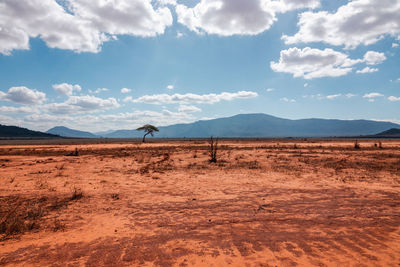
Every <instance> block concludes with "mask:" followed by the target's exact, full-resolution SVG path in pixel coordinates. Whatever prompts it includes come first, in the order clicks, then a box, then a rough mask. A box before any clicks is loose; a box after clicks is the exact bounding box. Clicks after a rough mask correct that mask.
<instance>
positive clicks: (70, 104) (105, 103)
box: [42, 95, 120, 114]
mask: <svg viewBox="0 0 400 267" xmlns="http://www.w3.org/2000/svg"><path fill="white" fill-rule="evenodd" d="M118 107H120V105H119V103H118V101H117V100H116V99H115V98H112V97H110V98H107V99H103V98H99V97H95V96H90V95H84V96H70V97H69V98H68V100H67V101H65V102H62V103H51V104H47V105H44V106H43V107H42V110H44V111H46V112H51V113H54V114H74V113H81V112H93V111H104V110H107V109H113V108H118Z"/></svg>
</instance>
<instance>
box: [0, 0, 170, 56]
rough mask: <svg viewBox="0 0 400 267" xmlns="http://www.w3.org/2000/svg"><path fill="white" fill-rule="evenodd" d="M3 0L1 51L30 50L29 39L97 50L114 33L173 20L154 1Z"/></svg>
mask: <svg viewBox="0 0 400 267" xmlns="http://www.w3.org/2000/svg"><path fill="white" fill-rule="evenodd" d="M63 3H64V5H65V6H66V7H67V8H68V10H65V9H64V7H63V6H62V5H60V4H59V3H57V2H56V1H55V0H29V1H16V0H3V1H1V3H0V8H1V14H0V54H4V55H10V54H11V52H12V51H13V50H16V49H24V50H28V49H29V39H30V38H37V37H39V38H41V39H42V40H43V41H44V42H45V43H46V44H47V46H48V47H50V48H59V49H67V50H73V51H75V52H77V53H80V52H93V53H97V52H99V51H100V49H101V45H102V44H103V42H106V41H109V40H111V39H116V36H115V35H118V34H126V35H134V36H144V37H147V36H155V35H157V34H162V33H164V30H165V28H166V27H167V26H170V25H171V24H172V15H171V12H170V10H169V9H168V8H166V7H159V8H157V9H154V8H153V6H152V5H151V0H119V1H102V0H63Z"/></svg>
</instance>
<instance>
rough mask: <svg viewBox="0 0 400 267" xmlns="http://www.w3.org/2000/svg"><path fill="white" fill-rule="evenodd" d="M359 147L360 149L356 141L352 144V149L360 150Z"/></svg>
mask: <svg viewBox="0 0 400 267" xmlns="http://www.w3.org/2000/svg"><path fill="white" fill-rule="evenodd" d="M360 148H361V147H360V144H359V143H358V141H357V140H356V141H355V142H354V149H360Z"/></svg>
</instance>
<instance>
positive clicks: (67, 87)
mask: <svg viewBox="0 0 400 267" xmlns="http://www.w3.org/2000/svg"><path fill="white" fill-rule="evenodd" d="M53 88H54V90H56V91H57V92H58V93H60V94H63V95H72V94H73V93H74V91H78V92H80V91H81V90H82V88H81V86H80V85H79V84H75V85H72V84H68V83H61V84H53Z"/></svg>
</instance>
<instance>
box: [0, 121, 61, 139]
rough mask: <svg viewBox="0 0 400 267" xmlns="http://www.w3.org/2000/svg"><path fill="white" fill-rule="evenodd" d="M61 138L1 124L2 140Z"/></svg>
mask: <svg viewBox="0 0 400 267" xmlns="http://www.w3.org/2000/svg"><path fill="white" fill-rule="evenodd" d="M59 137H60V136H57V135H54V134H48V133H42V132H38V131H32V130H29V129H26V128H21V127H18V126H6V125H1V124H0V138H59Z"/></svg>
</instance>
